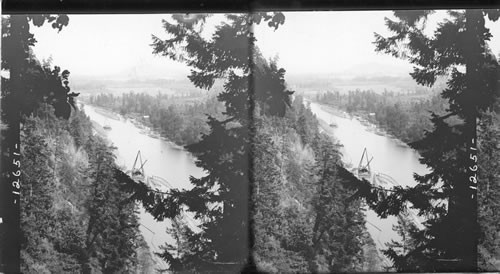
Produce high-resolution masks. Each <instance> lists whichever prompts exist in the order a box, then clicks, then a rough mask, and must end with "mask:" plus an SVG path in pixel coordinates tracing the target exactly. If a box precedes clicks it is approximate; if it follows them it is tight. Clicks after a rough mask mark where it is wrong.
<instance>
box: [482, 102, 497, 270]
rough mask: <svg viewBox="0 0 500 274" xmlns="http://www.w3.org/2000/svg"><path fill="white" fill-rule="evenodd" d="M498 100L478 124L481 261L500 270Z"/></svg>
mask: <svg viewBox="0 0 500 274" xmlns="http://www.w3.org/2000/svg"><path fill="white" fill-rule="evenodd" d="M499 110H500V109H499V102H498V101H497V102H496V103H495V106H494V108H492V109H491V110H488V111H486V112H484V113H483V115H482V118H481V120H480V121H479V124H478V156H477V157H478V165H479V171H478V180H479V182H481V185H479V188H478V214H479V216H478V220H479V225H480V227H481V233H480V237H479V250H478V252H479V254H478V256H479V258H478V264H479V268H480V270H481V271H498V270H500V235H499V234H498V231H500V215H499V214H498V212H499V210H500V203H499V201H500V176H499V174H500V149H499V148H500V145H499V144H500V119H499V118H500V117H499V116H498V111H499Z"/></svg>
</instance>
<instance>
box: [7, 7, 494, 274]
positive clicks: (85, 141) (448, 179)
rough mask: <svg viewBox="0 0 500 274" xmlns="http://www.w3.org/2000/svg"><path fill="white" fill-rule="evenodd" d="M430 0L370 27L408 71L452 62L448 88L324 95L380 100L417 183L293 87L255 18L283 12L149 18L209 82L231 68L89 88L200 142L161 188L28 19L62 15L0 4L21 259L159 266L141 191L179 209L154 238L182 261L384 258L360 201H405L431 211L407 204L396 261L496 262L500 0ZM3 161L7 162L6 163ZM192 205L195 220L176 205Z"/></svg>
mask: <svg viewBox="0 0 500 274" xmlns="http://www.w3.org/2000/svg"><path fill="white" fill-rule="evenodd" d="M432 12H433V11H395V12H394V16H395V19H388V18H386V26H387V27H388V29H389V31H390V33H391V35H392V36H388V37H384V36H381V35H379V34H375V37H374V38H375V40H374V45H375V51H377V52H381V53H385V54H390V55H392V56H394V57H398V58H401V59H404V60H407V61H408V62H410V63H412V64H414V65H418V66H415V67H414V71H413V72H412V73H411V74H410V75H411V76H412V78H413V79H414V80H415V81H416V83H418V84H420V85H424V86H432V85H434V83H435V82H436V79H437V78H438V76H443V75H446V76H447V77H448V78H447V82H446V87H445V88H444V90H442V91H441V93H440V94H439V95H436V96H434V97H432V98H430V99H428V100H424V101H419V102H408V101H405V100H401V101H399V98H398V96H397V95H391V94H385V95H377V94H374V93H371V92H361V91H359V92H351V93H349V94H347V95H340V94H338V93H327V94H326V95H323V97H321V96H320V97H318V98H317V99H318V100H319V101H320V102H323V103H327V104H331V105H333V106H335V107H340V108H344V109H345V110H346V111H349V112H353V113H354V112H356V113H371V112H373V113H375V119H376V120H375V121H376V122H377V123H379V124H380V125H381V126H384V127H386V128H387V130H388V131H389V132H391V133H393V134H394V135H396V136H398V137H399V138H401V139H403V140H405V141H406V142H408V143H409V144H410V146H411V147H412V148H413V149H415V150H416V151H418V152H419V154H420V162H421V163H422V164H425V165H426V166H427V167H428V169H429V172H428V173H427V174H414V179H415V181H416V184H415V186H413V187H401V186H396V187H394V188H392V189H391V190H386V189H383V188H380V187H377V186H374V185H372V184H371V183H370V182H368V181H367V180H365V179H359V178H358V177H356V176H354V175H353V174H352V173H351V172H350V171H348V170H347V169H346V167H345V166H344V164H343V163H342V161H341V153H340V150H341V147H342V145H341V144H339V143H338V142H336V141H335V139H334V138H333V137H332V136H329V135H325V134H324V133H321V132H320V129H319V125H318V120H317V119H316V117H315V116H314V115H313V114H312V112H311V110H310V109H309V108H308V106H307V105H305V104H304V100H303V98H302V97H301V96H298V95H296V94H295V92H294V91H292V90H290V89H289V88H288V86H287V82H286V81H285V75H286V70H285V69H284V68H281V67H279V64H278V63H277V60H276V59H273V60H267V59H266V58H264V56H263V54H262V53H261V52H260V51H259V48H258V47H257V46H256V44H255V42H256V40H257V37H255V35H254V32H253V26H255V25H257V24H263V25H267V27H269V28H271V29H273V30H275V31H279V28H280V26H282V25H283V24H285V15H284V14H283V13H281V12H261V13H252V14H226V15H224V22H222V23H220V24H219V25H218V26H216V28H215V30H214V33H213V34H212V36H211V37H210V39H208V38H205V36H202V35H201V32H202V31H203V29H204V26H205V25H204V24H205V23H206V20H207V18H208V17H209V15H207V14H194V15H190V16H189V17H186V15H182V14H175V15H172V16H171V17H172V18H171V20H170V21H166V20H164V21H162V26H163V28H164V30H165V32H166V33H167V34H168V35H169V37H170V38H168V39H162V38H160V37H157V36H154V35H153V36H152V43H151V47H152V51H153V54H154V55H157V56H162V57H165V58H170V59H172V60H174V61H177V62H181V63H184V64H185V65H187V66H188V67H190V69H191V70H190V71H191V72H190V74H189V76H188V79H189V80H190V81H191V83H192V84H193V86H194V87H195V88H199V89H204V90H207V91H209V92H214V90H213V88H214V84H215V83H216V82H217V81H220V80H222V82H223V84H222V90H221V91H219V90H218V92H217V94H214V97H209V98H208V99H207V100H206V101H203V102H191V103H188V104H175V103H173V102H172V98H171V97H167V96H166V95H162V94H158V95H157V96H151V95H146V94H141V93H138V94H136V93H129V94H123V95H122V96H120V97H114V96H112V95H97V96H95V97H93V98H92V99H91V103H92V104H95V105H100V106H102V107H107V108H109V109H111V110H113V111H116V112H119V113H121V114H123V115H129V116H130V117H140V116H142V117H144V116H149V120H145V121H144V122H145V123H149V124H150V125H151V126H152V127H155V128H159V129H161V130H162V132H163V134H164V135H165V136H167V137H168V138H169V139H171V140H172V141H174V142H176V143H178V144H182V145H183V146H184V147H185V149H186V150H187V151H188V152H190V153H192V154H193V155H194V156H195V157H196V160H195V164H196V166H197V167H199V168H201V169H203V170H204V171H205V172H204V175H202V176H200V177H194V176H191V177H190V178H189V180H190V182H191V185H192V188H190V189H175V188H172V189H169V190H168V191H166V192H162V191H158V190H153V189H151V188H150V187H149V186H148V185H147V184H146V182H141V181H139V180H133V179H132V178H130V177H129V176H128V175H127V174H126V173H125V172H124V171H122V170H120V168H119V167H117V166H116V164H115V155H114V151H113V148H112V147H111V146H110V144H109V143H108V142H107V141H106V140H105V139H104V138H101V137H100V136H99V135H96V134H94V132H93V130H92V125H91V121H90V120H89V118H88V117H87V116H86V115H85V113H84V112H82V111H81V110H79V109H78V108H77V98H78V96H79V95H80V94H79V93H78V92H74V91H72V90H71V88H70V86H69V75H70V72H69V71H67V70H62V69H61V68H60V67H58V66H54V65H52V64H51V63H50V62H39V61H38V60H37V58H36V56H34V54H33V52H32V50H31V49H32V47H34V46H35V44H36V39H34V36H33V34H32V33H31V32H30V24H31V25H33V26H35V27H44V25H45V27H47V25H50V26H51V27H52V28H54V29H56V30H61V29H63V28H65V27H66V26H67V25H68V24H69V21H70V20H69V17H68V16H66V15H33V16H21V15H19V16H4V17H2V29H3V32H4V33H3V35H2V46H3V47H4V48H3V50H2V65H3V68H4V69H5V70H8V71H9V73H10V75H9V77H5V76H4V75H2V109H3V111H2V125H3V126H2V127H1V128H2V152H3V153H2V161H3V162H12V159H11V158H9V156H8V154H9V153H18V154H19V155H20V156H21V162H22V169H21V174H20V176H21V180H20V181H21V182H22V183H21V184H19V183H18V185H17V186H16V185H13V187H18V188H19V191H20V192H21V195H19V197H20V199H21V200H20V205H19V204H18V205H17V206H20V216H19V223H20V226H19V227H20V228H21V232H20V234H21V244H20V258H21V265H20V266H19V267H20V270H21V271H22V272H23V273H52V272H55V273H66V272H69V273H131V272H132V273H151V272H153V271H154V270H153V268H154V267H153V265H152V256H153V255H152V254H150V252H149V250H148V247H147V244H146V243H145V241H144V239H143V238H142V236H141V235H140V232H139V229H138V228H139V226H140V223H139V220H138V215H137V210H138V207H139V206H142V207H143V208H144V209H145V211H146V212H148V213H149V214H151V215H152V216H153V217H154V218H155V219H156V220H157V221H163V220H165V219H169V220H171V221H172V224H173V225H172V227H170V228H168V229H167V231H165V233H169V234H170V235H172V237H173V238H174V239H175V242H174V243H165V244H164V246H163V247H162V252H161V253H159V254H158V255H159V257H160V258H162V259H163V260H164V261H166V262H167V263H168V265H169V271H172V272H207V271H211V272H257V271H261V272H287V273H288V272H293V273H304V272H312V273H318V272H325V273H331V272H359V271H373V270H384V269H382V268H381V258H379V257H378V252H377V250H376V248H375V244H374V241H373V239H371V237H370V236H369V235H368V233H367V231H366V226H365V223H366V216H365V210H366V208H370V209H372V210H373V211H375V212H376V213H377V214H378V215H379V216H380V217H381V218H384V217H386V216H389V215H392V216H401V213H403V212H404V211H405V210H406V209H407V208H410V207H411V208H413V209H414V210H417V211H418V214H419V215H420V216H422V217H425V221H424V223H423V224H422V225H423V228H419V227H416V226H415V225H412V224H411V223H407V222H405V219H404V218H399V225H398V226H397V227H396V229H398V231H399V233H400V234H401V235H404V237H403V241H402V242H393V243H391V244H390V245H389V246H387V249H385V250H382V253H383V255H384V256H386V257H387V258H388V259H389V260H390V261H391V263H392V264H393V266H392V268H391V269H392V270H395V271H401V272H437V271H454V272H458V271H478V270H481V271H483V270H484V271H486V270H498V269H499V264H500V262H499V260H498V258H499V254H500V238H499V235H498V231H499V230H500V227H499V226H500V219H499V218H500V217H499V215H498V214H496V213H497V212H498V210H499V209H500V203H499V202H498V201H499V199H498V198H499V197H498V195H500V182H499V180H498V174H499V173H500V166H499V164H498V163H499V162H500V161H499V159H500V155H499V149H498V148H499V147H498V144H499V133H500V129H499V125H500V121H499V118H498V111H499V108H500V105H499V98H498V97H499V93H500V92H499V86H498V79H499V78H500V77H499V76H500V64H499V62H498V60H497V58H496V57H495V56H494V54H492V53H491V51H490V50H489V48H488V47H487V45H486V41H488V40H489V38H490V36H491V35H492V34H491V33H489V30H488V29H487V28H486V27H485V20H491V21H497V20H498V19H499V17H500V10H479V9H478V10H465V11H450V12H448V16H449V20H446V21H444V22H443V23H442V24H439V25H438V27H437V29H436V31H435V35H434V36H433V37H427V36H425V35H424V34H423V32H422V24H420V23H422V22H425V20H426V18H427V17H428V16H429V15H430V14H432ZM46 24H47V25H46ZM423 25H425V24H423ZM462 30H463V31H462ZM464 40H466V41H468V43H467V45H463V43H460V41H464ZM5 52H8V53H9V54H5ZM460 66H465V67H466V70H465V71H464V70H459V69H457V67H460ZM478 79H479V80H478ZM427 111H429V112H427ZM405 112H407V114H404V113H405ZM402 129H403V130H402ZM398 131H401V133H398ZM16 133H20V134H16ZM18 143H20V144H21V146H20V147H19V148H17V147H10V146H9V144H18ZM9 172H10V170H9V169H6V168H5V167H2V180H3V178H10V177H8V176H7V173H9ZM9 176H10V175H9ZM5 185H6V184H5ZM3 187H4V188H5V190H6V191H5V192H9V193H10V192H11V189H10V188H8V187H11V186H3ZM443 201H444V202H443ZM8 208H9V209H12V208H13V206H12V205H9V207H8ZM14 209H15V208H14ZM184 211H188V212H191V213H193V215H194V218H195V219H196V220H197V221H198V222H199V230H196V231H195V230H192V229H191V228H190V227H189V226H188V225H187V224H186V223H184V222H183V221H182V219H181V218H180V217H181V215H182V214H183V212H184ZM8 221H9V222H10V220H8ZM8 233H11V232H8ZM9 235H11V236H12V235H15V234H9ZM471 235H473V236H471ZM474 235H477V237H475V236H474ZM7 241H9V243H11V242H12V241H15V239H10V238H9V239H7V240H5V242H7ZM17 272H19V271H17Z"/></svg>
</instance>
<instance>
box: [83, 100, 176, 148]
mask: <svg viewBox="0 0 500 274" xmlns="http://www.w3.org/2000/svg"><path fill="white" fill-rule="evenodd" d="M87 105H89V106H91V107H92V108H93V109H94V110H95V112H97V113H98V114H100V115H102V116H104V117H106V118H110V119H113V120H117V121H121V120H125V121H130V122H131V123H132V124H133V125H134V126H136V127H137V128H139V129H140V133H141V134H144V135H147V136H149V137H151V138H154V139H160V140H162V141H164V142H167V143H169V144H170V145H171V146H172V147H173V148H175V149H181V150H183V149H184V146H182V145H180V144H177V143H175V142H173V141H171V140H170V139H168V138H167V137H166V136H165V134H164V133H162V132H161V131H160V130H159V129H157V128H154V127H153V125H152V124H151V123H149V122H148V121H146V120H145V118H144V117H143V116H142V115H140V114H137V113H128V114H125V115H121V114H118V113H116V112H114V111H113V110H110V109H107V108H103V107H99V106H96V105H91V104H88V103H87ZM96 128H98V129H100V133H105V131H104V132H103V130H104V129H103V127H102V126H98V127H96ZM96 130H97V129H96Z"/></svg>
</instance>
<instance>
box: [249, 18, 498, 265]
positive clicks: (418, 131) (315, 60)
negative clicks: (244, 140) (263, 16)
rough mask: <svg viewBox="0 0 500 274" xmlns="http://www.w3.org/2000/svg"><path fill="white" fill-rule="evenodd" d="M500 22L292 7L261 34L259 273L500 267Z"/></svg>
mask: <svg viewBox="0 0 500 274" xmlns="http://www.w3.org/2000/svg"><path fill="white" fill-rule="evenodd" d="M499 15H500V11H499V10H479V9H477V10H411V11H403V10H400V11H332V12H284V13H283V16H284V22H283V24H281V25H280V26H279V28H277V29H275V28H269V27H268V26H266V24H260V25H255V27H254V34H255V37H256V42H255V48H254V50H253V57H254V58H253V60H254V68H255V69H254V86H253V87H254V89H253V90H254V95H255V96H254V98H256V100H255V109H254V115H253V117H254V125H255V135H254V144H253V151H254V153H253V184H252V188H251V191H252V195H251V197H252V199H251V208H250V216H251V220H252V222H251V223H252V231H253V240H252V241H251V242H252V243H253V246H252V251H253V258H254V260H255V264H256V266H257V269H258V270H259V271H265V272H286V273H290V272H299V273H305V272H368V271H370V272H371V271H391V272H393V271H404V272H408V271H409V272H415V271H424V272H431V271H477V269H479V270H481V271H493V270H499V269H500V260H499V259H498V258H500V236H499V234H498V231H499V230H500V219H499V218H500V217H499V216H500V215H498V214H495V213H496V212H498V210H499V209H500V206H499V204H498V196H499V194H500V182H499V179H498V178H499V176H498V175H499V174H500V168H499V164H498V163H499V162H500V161H499V159H500V155H499V152H498V151H499V150H498V147H499V141H498V140H499V118H498V109H499V103H498V102H499V99H498V97H499V93H500V92H499V88H500V85H499V82H498V81H499V80H498V79H500V73H499V72H500V69H499V63H498V58H500V39H499V37H498V36H497V35H495V34H497V33H500V24H499V22H498V18H499ZM285 71H286V73H285ZM266 75H268V77H266ZM271 76H272V77H275V78H276V77H278V78H280V79H281V82H280V83H281V86H277V84H276V81H272V80H270V79H268V78H270V77H271ZM272 77H271V78H272ZM276 91H280V92H276ZM284 91H286V92H284ZM276 94H279V95H276ZM279 96H284V98H273V97H279ZM273 100H274V101H273ZM283 102H285V103H286V104H283Z"/></svg>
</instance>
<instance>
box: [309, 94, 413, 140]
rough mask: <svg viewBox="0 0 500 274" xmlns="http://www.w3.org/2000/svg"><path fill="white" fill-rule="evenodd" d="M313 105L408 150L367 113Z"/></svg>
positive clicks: (320, 104)
mask: <svg viewBox="0 0 500 274" xmlns="http://www.w3.org/2000/svg"><path fill="white" fill-rule="evenodd" d="M314 103H315V104H317V105H319V106H320V108H321V109H322V110H324V111H325V112H327V113H329V114H331V115H335V116H338V117H342V118H348V119H356V120H357V121H358V122H359V123H361V124H362V125H363V126H365V127H366V130H367V131H369V132H372V133H374V134H377V135H379V136H383V137H387V138H390V139H392V140H393V141H395V142H396V143H397V144H398V145H399V146H401V147H405V148H410V146H409V145H408V144H407V143H405V142H404V141H403V140H401V139H399V138H398V137H396V136H395V135H394V134H392V133H390V132H389V131H388V130H387V129H386V128H385V127H383V126H381V125H380V124H378V123H376V122H374V121H372V120H373V118H371V117H370V116H369V114H367V113H364V112H356V113H348V112H346V111H343V110H341V109H338V108H335V107H333V106H330V105H325V104H322V103H318V102H314Z"/></svg>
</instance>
